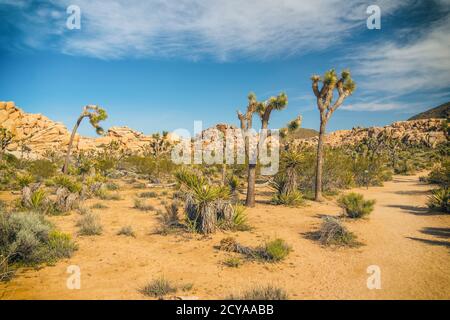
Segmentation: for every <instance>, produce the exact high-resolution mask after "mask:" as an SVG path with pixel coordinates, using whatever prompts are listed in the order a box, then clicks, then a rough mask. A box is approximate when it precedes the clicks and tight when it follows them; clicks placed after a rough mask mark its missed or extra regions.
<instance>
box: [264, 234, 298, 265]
mask: <svg viewBox="0 0 450 320" xmlns="http://www.w3.org/2000/svg"><path fill="white" fill-rule="evenodd" d="M291 251H292V249H291V247H290V246H289V245H288V244H287V243H286V242H285V241H284V240H283V239H274V240H271V241H268V242H266V244H265V245H264V246H263V247H261V248H260V249H259V250H258V255H259V256H260V257H261V258H262V259H264V260H268V261H272V262H277V261H281V260H283V259H284V258H286V257H287V255H288V254H289V252H291Z"/></svg>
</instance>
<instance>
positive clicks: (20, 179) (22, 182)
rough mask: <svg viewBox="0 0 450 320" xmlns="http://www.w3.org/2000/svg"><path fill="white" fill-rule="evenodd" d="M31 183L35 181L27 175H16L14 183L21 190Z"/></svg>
mask: <svg viewBox="0 0 450 320" xmlns="http://www.w3.org/2000/svg"><path fill="white" fill-rule="evenodd" d="M33 182H35V179H34V177H33V176H32V175H31V174H29V173H24V174H18V175H17V177H16V183H17V185H18V186H19V187H20V188H21V189H22V188H24V187H28V186H29V185H30V184H32V183H33Z"/></svg>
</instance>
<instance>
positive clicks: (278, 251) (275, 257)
mask: <svg viewBox="0 0 450 320" xmlns="http://www.w3.org/2000/svg"><path fill="white" fill-rule="evenodd" d="M219 249H220V250H223V251H228V252H236V253H240V254H242V255H244V256H245V257H246V258H247V259H250V260H259V261H264V262H278V261H281V260H283V259H284V258H286V257H287V255H288V254H289V253H290V252H291V251H292V249H291V247H290V246H289V245H288V244H287V243H286V242H285V241H284V240H283V239H279V238H278V239H274V240H271V241H268V242H266V243H265V244H264V245H263V246H260V247H256V248H252V247H247V246H243V245H241V244H239V243H238V242H237V241H236V240H235V239H234V238H233V237H227V238H224V239H222V240H221V241H220V245H219Z"/></svg>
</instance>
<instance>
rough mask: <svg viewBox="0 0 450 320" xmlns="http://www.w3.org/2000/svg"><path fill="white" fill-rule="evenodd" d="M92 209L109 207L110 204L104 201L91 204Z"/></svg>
mask: <svg viewBox="0 0 450 320" xmlns="http://www.w3.org/2000/svg"><path fill="white" fill-rule="evenodd" d="M91 209H108V206H106V205H104V204H103V203H100V202H97V203H94V204H93V205H92V206H91Z"/></svg>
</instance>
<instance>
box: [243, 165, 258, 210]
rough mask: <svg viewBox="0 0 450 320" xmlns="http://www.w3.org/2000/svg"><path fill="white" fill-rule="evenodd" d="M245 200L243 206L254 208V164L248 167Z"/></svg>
mask: <svg viewBox="0 0 450 320" xmlns="http://www.w3.org/2000/svg"><path fill="white" fill-rule="evenodd" d="M247 184H248V186H247V198H246V199H245V205H246V206H247V207H254V206H255V184H256V164H249V165H248V179H247Z"/></svg>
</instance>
